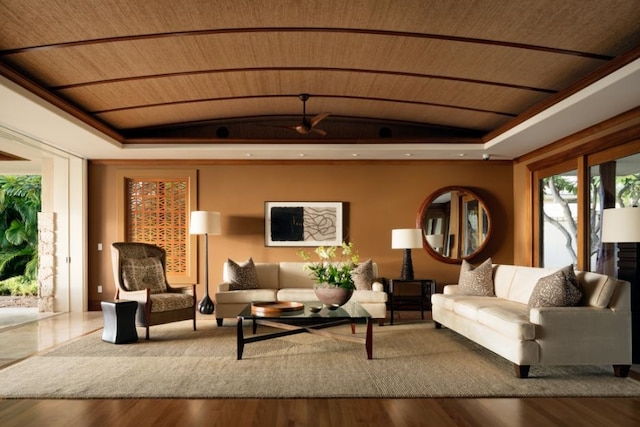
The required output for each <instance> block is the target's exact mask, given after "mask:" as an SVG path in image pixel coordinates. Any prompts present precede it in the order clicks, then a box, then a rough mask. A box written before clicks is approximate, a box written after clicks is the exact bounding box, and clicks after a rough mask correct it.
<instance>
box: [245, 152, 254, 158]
mask: <svg viewBox="0 0 640 427" xmlns="http://www.w3.org/2000/svg"><path fill="white" fill-rule="evenodd" d="M245 156H247V157H251V156H253V154H251V153H247V154H245Z"/></svg>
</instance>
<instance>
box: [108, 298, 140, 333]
mask: <svg viewBox="0 0 640 427" xmlns="http://www.w3.org/2000/svg"><path fill="white" fill-rule="evenodd" d="M100 306H101V307H102V313H103V316H104V330H103V331H102V341H107V342H110V343H114V344H124V343H128V342H135V341H138V331H136V310H137V309H138V303H137V302H136V301H128V300H123V299H120V300H113V301H102V302H100Z"/></svg>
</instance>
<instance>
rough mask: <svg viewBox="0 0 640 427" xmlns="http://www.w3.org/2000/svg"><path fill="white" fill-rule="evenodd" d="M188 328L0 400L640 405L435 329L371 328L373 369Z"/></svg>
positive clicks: (354, 353) (328, 354) (65, 350)
mask: <svg viewBox="0 0 640 427" xmlns="http://www.w3.org/2000/svg"><path fill="white" fill-rule="evenodd" d="M190 326H191V325H190V323H189V322H179V323H174V324H169V325H161V326H155V327H152V328H151V338H152V339H151V341H145V340H144V339H142V340H140V341H139V342H137V343H133V344H121V345H115V344H110V343H106V342H103V341H102V339H101V331H97V332H94V333H92V334H89V335H87V336H84V337H82V338H79V339H77V340H75V341H72V342H70V343H67V344H64V345H62V346H59V347H57V348H55V349H52V350H51V351H48V352H46V353H44V354H40V355H37V356H34V357H31V358H29V359H26V360H24V361H22V362H20V363H17V364H15V365H12V366H9V367H7V368H5V369H2V370H0V398H73V399H78V398H249V397H251V398H303V397H309V398H329V397H378V398H405V397H406V398H408V397H413V398H415V397H525V396H640V382H638V381H635V380H633V379H630V378H626V379H623V378H616V377H614V376H613V370H612V368H611V367H610V366H587V367H562V366H552V367H545V366H534V367H532V368H531V372H530V378H528V379H524V380H523V379H518V378H516V377H515V376H514V374H513V366H512V364H511V363H510V362H508V361H506V360H504V359H502V358H501V357H499V356H496V355H494V354H493V353H491V352H490V351H488V350H485V349H484V348H482V347H480V346H478V345H476V344H474V343H473V342H471V341H469V340H467V339H465V338H463V337H461V336H460V335H458V334H456V333H454V332H452V331H450V330H447V329H440V330H436V329H434V327H433V323H432V322H424V321H413V323H401V324H396V325H394V326H388V325H387V326H383V327H379V326H377V325H376V326H374V340H373V341H374V349H373V356H374V359H373V360H368V359H367V357H366V352H365V349H364V346H363V345H359V344H355V343H350V342H344V341H336V340H333V339H330V338H325V337H320V336H316V335H310V334H299V335H292V336H288V337H284V338H278V339H275V340H269V341H261V342H257V343H251V344H247V345H246V347H245V350H244V357H243V359H242V360H236V335H235V327H233V326H224V327H217V326H216V324H215V321H208V320H207V321H200V322H199V323H198V331H196V332H194V331H192V330H191V327H190ZM334 329H335V331H337V332H341V333H345V334H349V333H350V330H349V327H348V326H344V327H343V326H340V327H337V328H334ZM249 330H250V328H249V327H247V329H246V333H248V332H249ZM139 331H142V330H139ZM263 331H264V332H266V331H268V329H267V328H263V329H261V330H259V332H263ZM356 332H357V334H358V335H362V334H363V333H364V325H358V330H357V331H356Z"/></svg>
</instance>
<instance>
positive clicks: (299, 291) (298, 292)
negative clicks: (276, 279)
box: [276, 288, 319, 302]
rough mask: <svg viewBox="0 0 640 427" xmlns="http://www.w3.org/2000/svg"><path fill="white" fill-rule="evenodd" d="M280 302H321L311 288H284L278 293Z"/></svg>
mask: <svg viewBox="0 0 640 427" xmlns="http://www.w3.org/2000/svg"><path fill="white" fill-rule="evenodd" d="M276 298H277V299H278V301H297V302H304V301H319V300H318V297H317V296H316V293H315V291H314V290H313V289H311V288H284V289H280V290H279V291H278V294H277V296H276Z"/></svg>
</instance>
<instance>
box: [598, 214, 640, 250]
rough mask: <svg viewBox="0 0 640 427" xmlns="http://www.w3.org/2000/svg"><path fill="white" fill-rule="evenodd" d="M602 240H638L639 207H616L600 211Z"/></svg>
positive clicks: (639, 235)
mask: <svg viewBox="0 0 640 427" xmlns="http://www.w3.org/2000/svg"><path fill="white" fill-rule="evenodd" d="M601 241H602V242H609V243H637V242H640V208H616V209H605V210H603V211H602V236H601Z"/></svg>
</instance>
